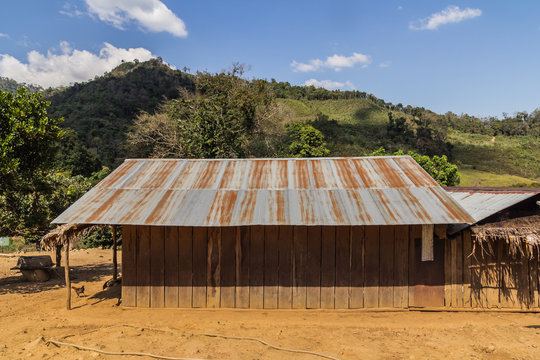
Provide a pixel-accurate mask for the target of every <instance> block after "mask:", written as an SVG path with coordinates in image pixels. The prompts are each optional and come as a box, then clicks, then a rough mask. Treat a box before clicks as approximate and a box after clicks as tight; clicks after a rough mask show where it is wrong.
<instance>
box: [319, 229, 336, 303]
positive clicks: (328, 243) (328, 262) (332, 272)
mask: <svg viewBox="0 0 540 360" xmlns="http://www.w3.org/2000/svg"><path fill="white" fill-rule="evenodd" d="M321 242H322V244H321V247H322V253H321V307H322V308H324V309H333V308H334V307H335V304H334V299H335V297H334V290H335V281H336V227H335V226H323V227H322V235H321Z"/></svg>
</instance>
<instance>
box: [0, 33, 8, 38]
mask: <svg viewBox="0 0 540 360" xmlns="http://www.w3.org/2000/svg"><path fill="white" fill-rule="evenodd" d="M8 37H9V35H8V34H4V33H0V38H8Z"/></svg>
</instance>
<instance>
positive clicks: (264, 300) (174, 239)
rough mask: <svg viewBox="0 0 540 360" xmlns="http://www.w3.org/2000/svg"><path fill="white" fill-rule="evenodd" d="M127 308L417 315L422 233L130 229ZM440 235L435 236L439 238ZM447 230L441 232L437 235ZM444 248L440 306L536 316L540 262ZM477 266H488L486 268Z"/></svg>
mask: <svg viewBox="0 0 540 360" xmlns="http://www.w3.org/2000/svg"><path fill="white" fill-rule="evenodd" d="M123 231H124V232H123V234H124V235H123V236H124V240H123V251H122V267H123V271H122V276H123V287H122V298H123V299H122V301H123V304H124V305H125V306H139V307H173V308H174V307H182V308H190V307H202V308H206V307H216V308H217V307H222V308H257V309H258V308H267V309H276V308H278V309H290V308H298V309H304V308H327V309H347V308H352V309H356V308H377V307H395V308H407V307H409V306H414V304H415V303H414V286H413V285H414V277H415V273H414V261H415V259H414V238H418V237H419V236H420V235H419V234H420V233H421V227H420V226H398V227H385V226H353V227H335V226H323V227H320V226H315V227H306V226H268V227H263V226H252V227H247V226H246V227H229V228H200V227H194V228H192V227H176V228H174V227H150V226H124V230H123ZM438 232H439V234H438ZM440 232H441V229H440V228H437V227H436V228H435V233H436V235H439V236H443V235H442V234H440ZM444 241H445V255H444V257H445V259H444V262H445V264H444V265H445V266H444V272H445V274H444V280H445V283H444V290H445V291H444V303H445V306H447V307H454V308H471V307H472V308H491V307H497V308H535V307H540V292H539V288H540V284H539V281H538V280H539V274H540V269H539V262H538V260H537V255H535V257H534V259H533V260H531V261H528V260H527V261H522V260H512V259H509V258H507V257H505V256H504V254H505V253H506V252H507V251H508V249H507V248H505V246H506V245H505V244H503V243H501V244H497V245H496V246H495V247H494V249H493V254H492V255H491V256H485V255H484V258H481V257H480V252H479V250H478V249H476V251H475V255H472V256H469V255H470V254H471V252H472V248H473V246H472V240H471V234H470V232H468V231H465V232H462V233H461V234H460V235H459V236H458V237H457V238H453V239H446V240H444ZM479 259H482V260H481V261H480V260H479Z"/></svg>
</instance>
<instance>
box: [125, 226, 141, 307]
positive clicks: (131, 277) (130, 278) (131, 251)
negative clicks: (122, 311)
mask: <svg viewBox="0 0 540 360" xmlns="http://www.w3.org/2000/svg"><path fill="white" fill-rule="evenodd" d="M136 252H137V233H136V227H135V226H131V225H127V226H122V305H123V306H137V257H136Z"/></svg>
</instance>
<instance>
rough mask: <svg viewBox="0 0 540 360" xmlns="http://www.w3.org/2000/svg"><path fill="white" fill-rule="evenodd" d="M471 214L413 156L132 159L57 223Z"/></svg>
mask: <svg viewBox="0 0 540 360" xmlns="http://www.w3.org/2000/svg"><path fill="white" fill-rule="evenodd" d="M472 221H473V219H472V218H471V217H470V216H469V214H468V213H467V212H466V211H465V210H464V209H463V208H462V207H461V206H459V205H458V204H457V203H456V201H455V200H454V199H452V198H451V197H450V196H449V195H448V194H447V193H446V191H444V190H443V189H442V188H441V187H440V186H439V185H438V184H437V183H436V182H435V181H434V180H433V179H432V178H431V177H430V176H429V175H428V174H427V173H426V172H425V171H424V170H423V169H422V168H421V167H420V166H419V165H418V164H417V163H416V162H415V161H414V160H413V159H412V158H411V157H409V156H390V157H364V158H318V159H218V160H184V159H182V160H176V159H146V160H126V161H125V162H124V163H123V164H122V165H121V166H119V167H118V168H117V169H116V170H115V171H114V172H112V173H111V174H110V175H109V176H107V177H106V178H105V179H103V180H102V181H101V182H100V183H99V184H98V185H96V186H95V187H94V188H92V189H91V190H90V191H89V192H88V193H86V194H85V195H84V196H83V197H81V198H80V199H79V200H78V201H77V202H75V203H74V204H73V205H72V206H71V207H69V208H68V209H67V210H66V211H64V212H63V213H62V214H61V215H60V216H58V217H57V218H56V219H55V220H54V221H53V222H54V223H89V224H123V225H127V224H132V225H135V224H138V225H142V224H146V225H164V226H239V225H397V224H434V223H438V224H449V223H469V222H472Z"/></svg>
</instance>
